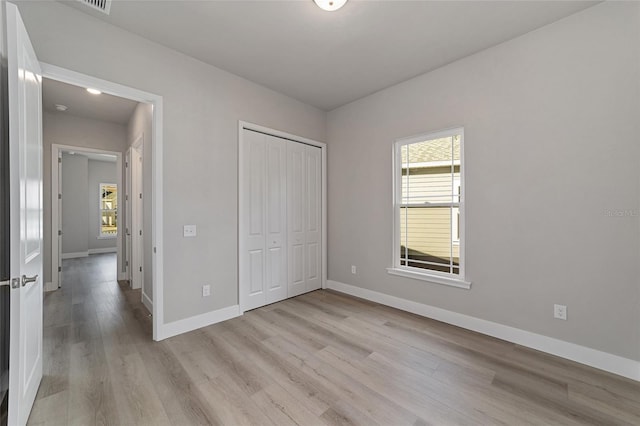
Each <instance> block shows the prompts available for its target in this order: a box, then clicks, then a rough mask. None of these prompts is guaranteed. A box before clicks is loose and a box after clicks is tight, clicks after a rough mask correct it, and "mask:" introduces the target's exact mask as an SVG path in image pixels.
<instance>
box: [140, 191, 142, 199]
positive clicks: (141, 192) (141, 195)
mask: <svg viewBox="0 0 640 426" xmlns="http://www.w3.org/2000/svg"><path fill="white" fill-rule="evenodd" d="M140 199H141V200H142V192H141V193H140Z"/></svg>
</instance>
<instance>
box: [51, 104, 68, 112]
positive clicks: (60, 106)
mask: <svg viewBox="0 0 640 426" xmlns="http://www.w3.org/2000/svg"><path fill="white" fill-rule="evenodd" d="M54 106H55V107H56V111H66V110H68V109H69V107H68V106H66V105H62V104H55V105H54Z"/></svg>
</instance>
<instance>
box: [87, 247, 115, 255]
mask: <svg viewBox="0 0 640 426" xmlns="http://www.w3.org/2000/svg"><path fill="white" fill-rule="evenodd" d="M117 252H118V247H104V248H92V249H89V254H102V253H117Z"/></svg>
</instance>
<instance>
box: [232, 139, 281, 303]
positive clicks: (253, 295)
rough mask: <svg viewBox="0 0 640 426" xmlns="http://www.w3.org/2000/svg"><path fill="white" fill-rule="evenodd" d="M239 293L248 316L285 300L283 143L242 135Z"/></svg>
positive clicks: (279, 140) (277, 140)
mask: <svg viewBox="0 0 640 426" xmlns="http://www.w3.org/2000/svg"><path fill="white" fill-rule="evenodd" d="M243 132H244V134H243V136H244V138H243V139H244V146H243V148H244V152H243V157H242V161H243V187H242V188H241V194H242V195H241V196H242V197H243V212H242V213H243V216H242V218H241V220H242V221H243V235H242V236H241V238H242V247H241V252H240V271H239V273H240V291H241V292H243V293H242V294H243V309H245V310H249V309H254V308H257V307H260V306H264V305H266V304H269V303H273V302H277V301H279V300H283V299H286V297H287V238H286V236H287V226H286V210H287V198H286V196H287V192H286V184H287V181H286V180H287V171H286V162H287V155H286V147H287V144H286V142H287V141H286V140H284V139H279V138H275V137H273V136H267V135H264V134H262V133H257V132H253V131H250V130H244V131H243Z"/></svg>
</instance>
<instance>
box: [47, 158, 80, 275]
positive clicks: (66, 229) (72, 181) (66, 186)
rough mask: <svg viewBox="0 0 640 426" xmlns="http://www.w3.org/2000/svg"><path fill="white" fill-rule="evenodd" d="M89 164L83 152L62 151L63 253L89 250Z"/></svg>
mask: <svg viewBox="0 0 640 426" xmlns="http://www.w3.org/2000/svg"><path fill="white" fill-rule="evenodd" d="M88 164H89V160H88V158H87V157H85V156H83V155H71V154H67V153H63V154H62V194H63V199H62V232H63V236H62V253H63V254H67V255H68V254H71V253H87V252H88V250H89V215H88V214H87V200H88V199H89V182H88V180H89V166H88ZM45 271H46V269H45Z"/></svg>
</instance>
